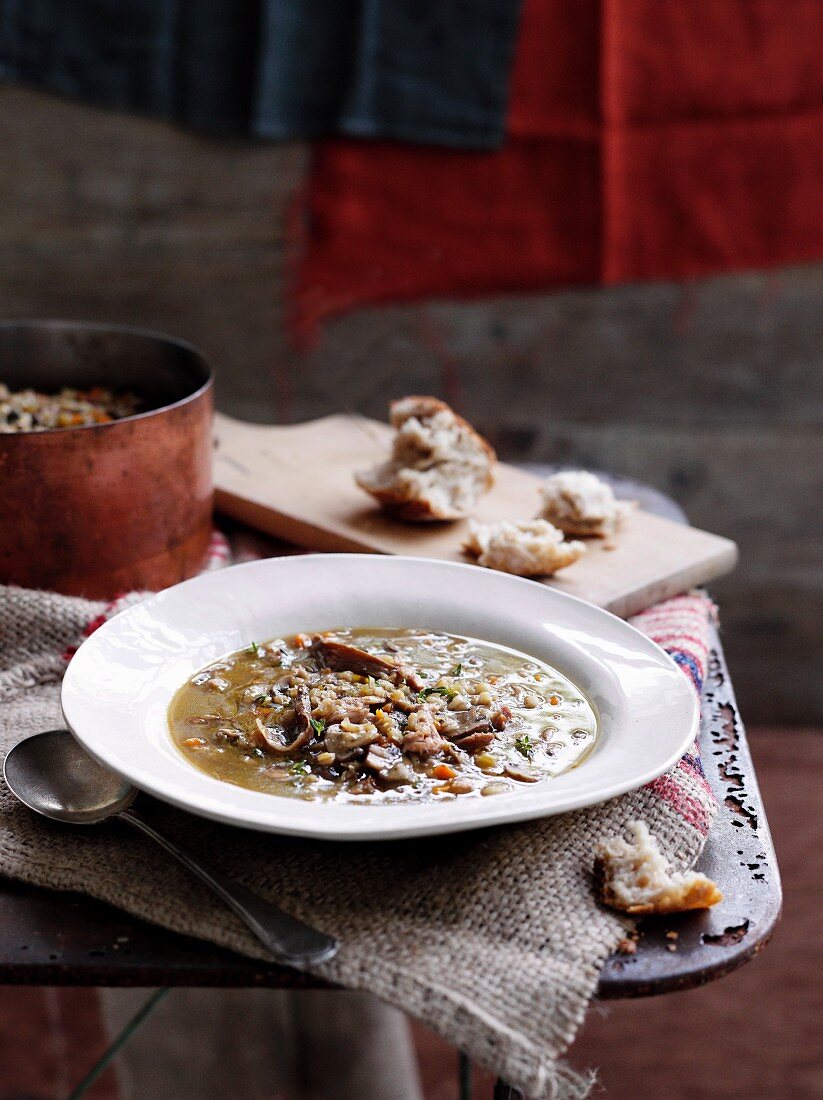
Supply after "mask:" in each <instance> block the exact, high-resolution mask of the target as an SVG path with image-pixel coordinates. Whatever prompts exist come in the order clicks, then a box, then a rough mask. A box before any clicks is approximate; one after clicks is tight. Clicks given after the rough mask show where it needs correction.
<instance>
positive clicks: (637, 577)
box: [214, 415, 737, 616]
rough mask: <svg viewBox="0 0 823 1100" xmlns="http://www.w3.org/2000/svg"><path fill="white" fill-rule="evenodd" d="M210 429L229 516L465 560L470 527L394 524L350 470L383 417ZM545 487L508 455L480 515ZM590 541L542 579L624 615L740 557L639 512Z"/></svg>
mask: <svg viewBox="0 0 823 1100" xmlns="http://www.w3.org/2000/svg"><path fill="white" fill-rule="evenodd" d="M215 427H216V445H215V459H214V477H215V486H216V491H217V507H218V509H219V510H220V511H221V512H224V513H225V514H226V515H229V516H232V517H233V518H235V519H238V520H241V521H242V522H244V523H247V524H249V525H250V526H251V527H255V528H257V529H258V530H260V531H264V532H266V534H269V535H273V536H275V537H276V538H281V539H285V540H287V541H288V542H292V543H296V544H297V545H298V546H302V547H305V548H307V549H311V550H326V551H330V550H331V551H333V550H343V551H361V552H362V551H371V552H376V553H383V554H411V555H415V556H418V557H427V558H445V559H446V560H450V561H468V560H470V559H467V558H466V557H465V556H464V555H463V554H462V552H461V549H460V545H461V542H462V539H463V536H464V534H465V530H466V524H465V523H463V522H459V523H446V524H419V525H413V524H408V523H402V522H400V521H398V520H392V519H390V518H389V517H387V516H386V515H384V514H383V513H382V512H380V511H379V510H378V509H377V508H376V507H375V506H374V505H373V503H372V501H371V498H370V497H369V496H368V495H367V494H366V493H364V492H363V491H362V490H361V489H359V488H358V487H357V485H356V484H355V482H354V472H355V470H362V469H366V468H368V467H369V466H372V465H374V464H375V463H376V462H378V461H380V460H381V459H383V458H385V456H386V454H387V452H388V449H389V446H390V440H391V435H392V430H391V429H390V428H389V426H388V425H386V424H380V423H378V422H377V421H375V420H366V419H365V418H362V417H355V416H347V415H342V416H328V417H324V418H323V419H322V420H313V421H310V422H309V423H306V424H294V425H283V426H269V425H262V424H247V423H244V422H242V421H239V420H232V419H230V418H229V417H226V416H221V415H218V416H217V418H216V425H215ZM539 484H540V480H539V478H537V477H535V476H534V475H533V474H529V473H525V472H524V471H523V470H517V469H515V468H514V467H512V466H506V465H504V464H502V463H501V464H500V466H499V467H498V470H497V477H496V481H495V485H494V487H493V488H492V489H491V490H490V491H489V492H488V493H486V494H485V495H484V496H483V497H482V499H481V501H480V503H479V504H478V507H477V509H476V513H475V515H476V518H477V519H478V520H480V521H481V522H482V521H493V520H500V519H510V520H522V519H529V518H531V517H533V516H534V514H535V512H536V511H537V509H538V505H539V498H538V495H537V486H538V485H539ZM588 545H589V550H588V553H587V554H586V555H585V557H583V558H581V559H580V560H579V561H577V562H575V563H574V565H571V566H569V567H568V568H567V569H564V570H563V571H562V572H561V573H558V574H557V575H556V576H555V577H552V578H550V579H548V580H546V581H545V582H543V583H545V584H549V585H551V587H553V588H557V589H559V590H560V591H561V592H568V593H569V594H571V595H573V596H580V597H581V598H582V599H584V600H589V601H590V602H591V603H595V604H598V605H599V606H600V607H605V608H607V609H608V610H609V611H613V612H614V613H615V614H616V615H621V616H628V615H633V614H635V613H636V612H637V611H641V610H643V608H645V607H649V606H650V605H651V604H653V603H656V602H657V601H658V600H661V599H665V597H667V596H673V595H676V594H677V593H679V592H684V591H686V590H688V589H689V588H691V587H693V586H694V585H698V584H704V583H706V582H707V581H710V580H713V579H714V578H715V577H719V576H721V575H722V574H724V573H728V572H729V571H730V570H731V569H733V568H734V565H735V563H736V561H737V547H736V545H735V544H734V543H733V542H731V541H730V540H729V539H726V538H721V537H720V536H719V535H712V534H709V533H708V532H706V531H700V530H698V529H697V528H695V527H686V526H683V525H681V524H678V523H674V522H672V521H671V520H667V519H661V518H660V517H659V516H653V515H651V514H650V513H648V512H643V511H638V512H636V513H634V514H633V515H632V516H631V517H630V518H629V519H628V520H627V521H626V522H625V524H624V525H623V526H622V527H621V529H620V532H619V535H618V537H617V539H616V540H615V546H614V549H608V548H607V547H606V546H605V545H604V543H603V542H602V540H600V539H591V540H589V543H588Z"/></svg>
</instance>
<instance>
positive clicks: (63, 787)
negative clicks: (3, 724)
mask: <svg viewBox="0 0 823 1100" xmlns="http://www.w3.org/2000/svg"><path fill="white" fill-rule="evenodd" d="M3 778H4V779H5V780H6V783H7V784H8V786H9V789H10V790H11V791H12V793H13V794H14V795H16V796H17V798H19V799H20V801H21V802H22V803H23V805H24V806H28V808H29V809H30V810H34V812H35V813H38V814H42V815H43V816H44V817H50V818H52V820H54V821H62V822H64V823H66V824H69V825H95V824H97V823H98V822H100V821H105V819H106V818H107V817H111V816H112V815H113V814H116V813H120V812H121V811H122V810H125V809H127V808H128V807H129V806H130V805H131V803H132V802H133V801H134V799H135V796H136V795H137V788H136V787H132V785H131V784H130V783H127V782H126V780H125V779H121V777H120V776H119V775H116V774H115V773H114V772H112V771H109V769H108V768H105V767H103V765H102V764H98V763H97V761H96V760H94V759H93V758H92V757H91V756H89V754H88V753H87V752H86V751H85V749H83V748H81V746H80V745H79V744H78V743H77V741H75V739H74V738H73V737H72V736H71V734H70V733H68V732H67V731H66V730H48V731H47V732H45V733H38V734H35V736H34V737H27V738H26V739H25V740H24V741H19V742H18V743H17V744H16V745H15V746H14V747H13V748H12V749H11V750H10V751H9V753H8V755H7V756H6V759H5V762H4V764H3Z"/></svg>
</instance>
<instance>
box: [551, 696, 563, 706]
mask: <svg viewBox="0 0 823 1100" xmlns="http://www.w3.org/2000/svg"><path fill="white" fill-rule="evenodd" d="M549 703H550V704H551V706H553V707H559V706H560V699H559V698H558V697H557V696H556V695H550V696H549Z"/></svg>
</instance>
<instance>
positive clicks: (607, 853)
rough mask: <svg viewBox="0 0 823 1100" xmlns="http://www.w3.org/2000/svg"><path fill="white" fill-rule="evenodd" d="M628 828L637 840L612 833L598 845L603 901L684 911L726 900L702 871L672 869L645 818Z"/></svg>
mask: <svg viewBox="0 0 823 1100" xmlns="http://www.w3.org/2000/svg"><path fill="white" fill-rule="evenodd" d="M629 830H630V831H631V833H632V836H633V840H632V841H627V840H624V839H623V838H622V837H612V838H611V839H609V840H605V841H601V842H600V843H599V844H598V845H597V849H596V854H595V861H594V875H595V882H596V885H597V891H598V896H599V898H600V900H601V901H602V902H603V903H604V905H608V906H610V907H611V908H612V909H620V910H622V911H623V912H625V913H682V912H685V911H686V910H689V909H708V908H709V907H710V906H712V905H716V904H717V902H719V901H722V900H723V895H722V894H721V892H720V890H719V889H718V888H717V886H716V884H715V883H714V882H712V880H711V879H709V878H707V877H706V876H705V875H702V874H700V872H698V871H685V872H680V871H672V870H671V869H670V867H669V865H668V864H667V862H666V860H665V859H664V857H663V854H662V852H661V851H660V848H659V847H658V844H657V841H656V840H655V838H654V837H653V836H652V835H651V833H650V832H649V830H648V826H647V825H646V824H645V822H643V821H632V822H630V824H629ZM670 946H671V947H675V945H674V944H671V945H670Z"/></svg>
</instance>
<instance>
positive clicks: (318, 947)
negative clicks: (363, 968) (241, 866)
mask: <svg viewBox="0 0 823 1100" xmlns="http://www.w3.org/2000/svg"><path fill="white" fill-rule="evenodd" d="M117 816H118V817H120V818H122V819H123V820H124V821H127V822H128V823H129V825H131V826H133V828H135V829H139V831H140V832H141V833H144V834H145V835H146V836H150V837H151V838H152V840H156V841H157V843H158V844H159V845H161V847H163V848H165V849H166V851H167V852H170V853H171V854H172V855H173V856H174V857H175V858H176V859H178V860H179V861H180V862H181V863H182V864H183V866H184V867H187V868H188V869H189V870H190V871H191V872H192V874H194V875H196V876H197V877H198V878H199V879H200V881H201V882H204V883H205V884H206V886H209V887H210V888H211V889H212V890H213V891H214V892H215V894H217V895H218V897H220V898H222V899H223V901H224V902H225V903H226V905H228V906H229V908H230V909H232V910H234V912H235V913H236V914H237V916H238V917H240V919H241V920H242V921H244V922H245V923H246V925H247V926H248V927H249V928H250V929H251V930H252V932H254V934H255V936H257V938H258V939H259V940H260V941H261V943H263V944H265V946H266V947H267V948H268V949H269V951H271V953H272V955H273V956H274V958H275V959H276V961H277V962H279V963H283V964H284V965H286V966H294V967H302V966H309V965H311V964H312V963H319V962H323V961H324V960H326V959H330V958H332V957H333V956H334V955H336V954H337V950H338V948H339V946H340V944H339V942H338V941H337V940H336V939H334V937H333V936H327V935H326V934H325V932H319V931H318V930H317V929H316V928H312V927H310V925H308V924H304V923H303V921H300V920H297V918H296V917H292V916H289V914H288V913H286V912H284V910H282V909H278V908H277V906H276V905H272V904H271V903H270V902H268V901H265V900H264V899H263V898H261V897H258V895H257V894H254V893H252V891H251V890H247V889H246V887H245V886H241V885H240V883H239V882H233V881H232V880H231V879H229V878H226V876H225V875H222V874H221V873H220V872H219V871H215V870H213V869H212V868H211V867H207V866H206V865H205V864H203V863H201V862H200V860H199V859H197V858H195V857H194V856H193V855H191V854H190V853H189V852H186V851H184V849H182V848H181V847H180V846H179V845H178V844H177V843H176V842H175V841H173V840H170V839H169V838H168V837H167V836H164V835H163V834H162V833H158V832H157V830H156V829H155V828H154V826H153V825H149V823H148V822H147V821H145V820H144V819H143V818H142V817H140V816H139V815H138V814H136V813H135V812H134V810H133V809H127V810H121V811H120V813H119V814H118V815H117Z"/></svg>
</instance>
